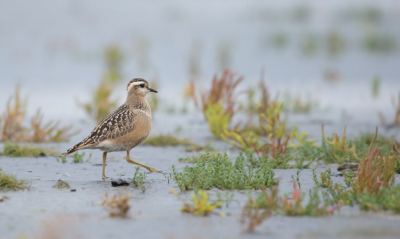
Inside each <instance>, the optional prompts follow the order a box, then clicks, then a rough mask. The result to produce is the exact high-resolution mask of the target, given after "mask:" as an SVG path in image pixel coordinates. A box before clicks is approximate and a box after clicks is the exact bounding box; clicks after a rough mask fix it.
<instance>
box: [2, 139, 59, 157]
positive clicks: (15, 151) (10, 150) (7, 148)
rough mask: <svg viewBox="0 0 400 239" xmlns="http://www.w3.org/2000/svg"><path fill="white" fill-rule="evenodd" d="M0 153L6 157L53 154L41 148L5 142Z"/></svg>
mask: <svg viewBox="0 0 400 239" xmlns="http://www.w3.org/2000/svg"><path fill="white" fill-rule="evenodd" d="M0 155H2V156H6V157H21V158H29V157H45V156H46V155H55V153H54V152H51V151H50V150H46V149H43V148H35V147H30V146H26V145H24V146H23V145H18V144H12V143H10V142H6V143H5V144H4V149H3V152H2V153H1V154H0Z"/></svg>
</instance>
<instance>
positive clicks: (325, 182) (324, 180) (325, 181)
mask: <svg viewBox="0 0 400 239" xmlns="http://www.w3.org/2000/svg"><path fill="white" fill-rule="evenodd" d="M315 169H316V168H313V171H312V173H313V178H314V182H315V185H317V186H318V187H322V188H329V187H331V186H332V183H333V181H332V179H331V169H330V168H328V169H327V170H325V172H323V173H321V174H320V178H321V180H320V181H318V177H317V174H316V173H315Z"/></svg>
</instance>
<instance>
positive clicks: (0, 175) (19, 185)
mask: <svg viewBox="0 0 400 239" xmlns="http://www.w3.org/2000/svg"><path fill="white" fill-rule="evenodd" d="M27 188H28V184H27V182H26V181H25V180H18V179H17V177H15V176H14V175H11V174H6V173H5V172H3V171H2V170H1V168H0V190H5V191H9V190H14V191H17V190H25V189H27Z"/></svg>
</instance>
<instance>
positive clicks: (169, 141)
mask: <svg viewBox="0 0 400 239" xmlns="http://www.w3.org/2000/svg"><path fill="white" fill-rule="evenodd" d="M143 145H151V146H156V147H169V146H179V145H181V146H184V147H185V148H186V151H200V150H214V149H213V148H212V147H211V146H209V145H206V146H204V147H203V146H200V145H198V144H196V143H195V142H193V140H191V139H185V138H183V139H181V138H177V137H175V136H173V135H171V134H167V135H163V134H160V135H157V136H150V137H149V138H147V139H146V141H145V142H144V143H143Z"/></svg>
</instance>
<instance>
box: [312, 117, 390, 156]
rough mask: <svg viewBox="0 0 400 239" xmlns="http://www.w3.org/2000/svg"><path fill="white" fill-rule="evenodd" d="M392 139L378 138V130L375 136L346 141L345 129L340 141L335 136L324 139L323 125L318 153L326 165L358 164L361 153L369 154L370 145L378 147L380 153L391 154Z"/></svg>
mask: <svg viewBox="0 0 400 239" xmlns="http://www.w3.org/2000/svg"><path fill="white" fill-rule="evenodd" d="M394 141H395V140H394V138H393V137H392V138H391V139H388V138H385V137H384V136H379V137H378V128H376V131H375V134H364V135H361V136H360V137H359V138H357V139H354V140H347V137H346V127H345V128H344V130H343V136H342V139H340V138H339V136H338V135H337V134H334V135H333V136H332V138H327V137H325V133H324V125H322V146H321V148H320V150H319V151H320V152H321V153H322V155H323V159H324V161H325V162H327V163H344V162H360V161H361V159H362V157H363V153H364V152H367V155H368V153H369V152H370V151H369V148H370V147H371V144H372V145H373V146H376V147H378V149H379V150H381V151H382V152H385V153H386V152H391V150H392V145H393V144H394Z"/></svg>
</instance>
